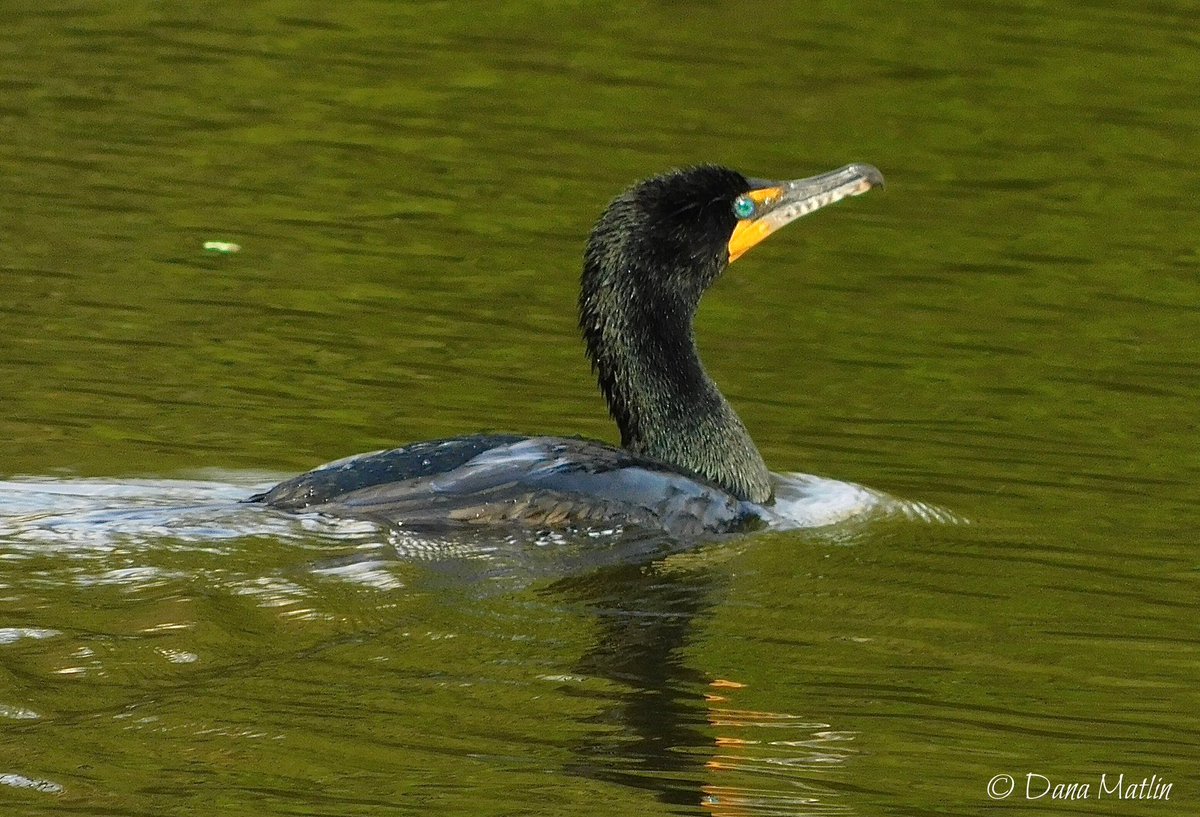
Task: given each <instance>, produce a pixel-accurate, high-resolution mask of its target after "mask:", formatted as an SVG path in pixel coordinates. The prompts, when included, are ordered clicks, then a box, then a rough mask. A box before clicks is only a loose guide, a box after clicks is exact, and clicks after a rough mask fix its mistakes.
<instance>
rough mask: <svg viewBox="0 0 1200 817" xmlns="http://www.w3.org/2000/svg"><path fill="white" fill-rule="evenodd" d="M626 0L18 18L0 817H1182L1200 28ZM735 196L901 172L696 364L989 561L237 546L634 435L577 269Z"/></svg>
mask: <svg viewBox="0 0 1200 817" xmlns="http://www.w3.org/2000/svg"><path fill="white" fill-rule="evenodd" d="M605 10H606V11H607V12H609V13H608V14H607V15H604V16H603V17H600V16H598V15H597V14H596V12H595V9H593V8H592V7H589V6H580V5H576V4H535V3H525V2H515V3H510V4H506V5H504V6H501V7H496V8H493V9H490V10H489V11H487V12H486V13H485V12H482V11H479V10H477V9H471V10H468V9H466V8H465V7H462V6H456V5H452V4H426V3H409V4H399V3H392V4H380V3H369V2H352V3H343V4H339V5H338V6H337V7H336V8H334V7H330V8H328V9H316V8H315V7H314V8H307V7H299V6H296V5H295V4H285V3H282V2H273V1H269V2H264V3H260V4H255V5H253V6H250V7H247V8H242V9H238V10H237V11H236V13H235V12H232V11H231V12H229V13H226V14H222V15H214V14H213V13H212V12H211V10H206V9H204V8H201V7H197V8H195V9H190V8H189V9H184V8H182V7H181V8H173V7H170V6H169V5H168V6H164V5H162V4H132V5H131V4H123V5H121V6H116V5H112V6H109V5H105V4H87V5H76V6H66V7H62V8H58V9H55V10H54V11H53V13H51V12H47V11H45V10H43V7H42V6H41V5H36V4H32V3H27V2H14V3H10V4H9V8H7V9H6V12H7V13H6V37H5V38H4V45H3V46H0V69H2V70H0V88H2V89H3V93H2V94H0V120H3V121H0V168H2V169H3V176H4V180H5V182H4V196H3V202H4V204H3V206H0V237H2V241H3V247H4V251H5V256H4V258H3V259H2V260H0V293H2V295H0V320H2V322H3V326H4V331H3V332H2V333H0V476H2V477H3V482H0V800H2V801H3V806H4V808H3V812H4V813H5V814H10V813H11V814H18V815H37V816H40V815H49V814H57V813H63V812H70V813H76V814H85V815H97V816H98V815H109V814H121V815H129V814H156V815H175V814H178V815H183V814H198V813H203V814H209V813H218V814H222V815H226V814H228V815H238V814H258V815H261V814H307V815H320V814H330V815H335V814H336V815H374V814H408V813H421V814H463V813H470V814H501V813H503V814H512V813H533V814H555V815H570V814H594V813H595V812H596V810H597V809H598V808H600V809H602V810H604V811H606V812H609V813H616V814H647V813H651V814H694V813H710V814H853V815H858V814H861V815H875V814H906V815H907V814H932V813H937V814H978V813H980V812H983V811H985V810H988V809H991V808H1006V807H1007V808H1011V807H1014V806H1015V807H1016V808H1019V809H1021V810H1022V813H1035V814H1036V813H1046V814H1050V813H1054V814H1059V813H1064V812H1066V811H1070V812H1071V813H1081V814H1119V815H1136V814H1147V815H1149V814H1154V815H1165V814H1190V813H1194V812H1195V811H1196V808H1197V806H1196V804H1197V802H1198V801H1197V797H1198V796H1200V795H1198V794H1197V792H1200V763H1198V762H1197V761H1198V760H1200V716H1198V714H1197V713H1198V712H1200V695H1198V693H1197V692H1196V690H1197V688H1198V684H1197V681H1198V679H1200V627H1198V626H1197V616H1196V608H1197V603H1198V602H1200V593H1198V592H1197V590H1198V585H1200V562H1198V559H1197V556H1196V553H1197V549H1196V546H1197V544H1198V538H1197V534H1196V531H1197V529H1198V527H1200V526H1198V524H1197V523H1198V521H1200V514H1198V512H1197V503H1196V496H1197V489H1196V485H1197V483H1198V481H1200V446H1197V425H1196V421H1195V406H1196V405H1197V399H1198V398H1200V357H1198V355H1197V350H1196V344H1195V337H1196V327H1197V320H1198V318H1200V305H1198V304H1200V300H1198V298H1197V282H1198V276H1197V272H1198V271H1200V243H1198V240H1197V236H1200V216H1198V215H1197V212H1196V210H1195V208H1194V207H1191V206H1190V203H1191V197H1190V191H1192V190H1194V189H1195V187H1196V182H1197V175H1198V174H1197V171H1196V170H1195V156H1196V155H1197V152H1198V151H1197V148H1198V147H1200V144H1198V141H1200V138H1198V137H1197V134H1198V133H1200V102H1198V100H1200V98H1198V97H1197V96H1196V94H1195V93H1194V90H1193V89H1194V87H1195V85H1196V80H1197V75H1198V74H1200V60H1198V58H1197V56H1196V54H1197V53H1200V51H1197V48H1196V46H1197V44H1198V43H1197V36H1196V35H1195V33H1194V25H1193V24H1192V23H1193V17H1194V9H1193V8H1192V7H1191V6H1190V5H1188V4H1184V3H1172V2H1164V3H1157V4H1153V5H1150V6H1144V7H1137V8H1135V7H1131V6H1128V5H1127V4H1119V3H1115V2H1113V3H1106V2H1093V3H1087V4H1057V5H1044V4H1037V3H1016V2H1013V3H1000V4H992V5H990V6H988V8H987V9H982V8H980V9H976V8H974V7H968V6H964V7H962V8H948V7H946V6H945V5H944V4H932V3H928V4H926V3H916V4H906V5H904V6H896V5H895V4H882V3H872V2H868V3H863V4H857V5H855V6H854V7H853V8H847V7H844V6H843V5H840V4H817V5H813V4H783V3H768V4H763V5H760V6H756V7H755V9H754V10H753V12H752V13H747V9H746V8H745V7H742V6H734V5H729V6H723V5H720V4H716V5H705V6H697V5H690V6H686V7H685V6H681V5H678V4H656V5H649V6H647V5H629V4H626V5H616V6H613V5H611V4H610V5H609V6H607V7H606V9H605ZM699 161H718V162H723V163H727V164H729V165H731V166H733V167H736V168H738V169H740V170H743V171H744V172H747V173H750V174H752V175H756V176H766V177H781V178H792V177H798V176H804V175H809V174H812V173H816V172H820V171H823V170H828V169H831V168H834V167H837V166H840V165H842V164H845V163H847V162H850V161H866V162H871V163H872V164H875V165H877V166H878V167H880V168H881V169H882V170H883V172H884V174H885V175H886V176H887V179H888V187H887V189H885V190H882V191H872V193H871V194H870V195H867V196H863V197H861V198H857V199H854V200H853V201H850V202H845V203H843V204H840V205H838V206H837V207H835V208H832V209H830V210H828V211H823V212H821V213H817V214H815V215H813V216H812V217H810V218H806V219H804V220H803V221H801V222H799V223H797V224H796V225H794V226H792V227H789V228H788V229H787V230H785V231H783V232H782V233H781V234H780V235H778V236H775V237H772V238H771V239H770V240H769V241H768V242H766V243H765V244H764V245H763V246H762V247H759V248H756V249H755V250H754V251H753V252H752V253H751V254H749V255H748V256H747V257H746V258H744V259H742V260H740V261H738V263H737V264H736V265H734V266H733V267H732V268H731V270H730V272H729V274H728V275H727V276H726V277H725V278H724V280H722V281H721V282H720V283H719V284H718V285H717V287H716V288H715V289H714V290H713V292H711V293H710V294H709V296H708V297H707V298H706V300H705V303H704V305H703V308H702V311H701V314H700V317H699V321H698V332H699V335H700V341H701V347H702V351H703V352H704V355H705V361H706V364H707V366H708V368H709V369H710V371H711V372H712V374H713V375H714V377H715V378H716V379H717V380H718V382H720V383H721V385H722V387H723V389H724V390H725V392H726V394H727V395H728V396H729V397H730V399H731V401H732V402H733V403H734V405H735V406H736V407H737V409H738V411H739V413H740V414H741V416H742V418H743V419H744V420H745V421H746V424H747V426H748V427H749V428H750V430H751V431H752V433H753V434H754V436H755V439H756V441H757V442H758V443H759V446H760V448H761V449H762V451H763V454H764V456H765V458H766V460H767V462H768V463H769V464H770V465H771V467H772V468H773V469H774V470H777V471H781V472H803V473H812V474H819V475H822V476H823V477H826V478H828V479H831V480H833V482H832V483H829V484H831V485H844V484H848V483H855V484H860V485H863V486H867V487H868V488H869V489H870V490H871V491H877V492H881V493H883V494H886V495H889V496H894V497H900V498H903V499H906V500H916V501H921V502H925V503H929V504H930V505H933V506H937V507H942V508H946V509H949V511H951V512H953V513H954V514H955V515H956V516H958V517H962V518H965V519H967V520H969V521H970V524H946V523H939V522H936V521H935V522H932V523H931V522H929V521H924V520H919V519H915V520H914V519H908V518H904V517H903V516H898V515H886V514H881V515H873V516H868V517H866V518H859V519H855V520H850V521H845V522H841V523H838V524H833V525H826V526H822V527H819V528H815V529H808V530H796V531H777V532H771V533H768V534H765V535H759V536H754V537H749V538H740V539H734V540H730V541H723V542H717V543H713V544H711V545H709V546H705V547H702V548H698V549H691V550H686V551H683V552H676V551H674V550H672V549H669V548H662V547H661V546H660V545H661V543H653V542H650V543H647V542H640V541H636V540H633V541H630V540H627V539H620V538H618V539H615V540H609V539H597V540H596V541H594V542H590V543H579V542H560V543H556V542H553V541H541V542H532V543H531V542H521V541H507V540H489V539H486V538H483V539H479V540H474V541H464V542H457V543H452V544H454V547H449V546H448V543H444V542H443V543H437V542H435V543H429V542H422V541H413V540H411V539H407V538H405V537H404V536H402V535H399V534H397V533H395V532H385V531H380V530H378V529H375V528H372V527H371V526H368V525H362V524H359V523H346V522H333V521H330V520H321V519H315V518H305V517H298V518H297V517H285V516H281V515H277V514H272V513H270V512H267V511H265V510H264V509H261V508H255V507H248V506H244V505H239V504H238V503H237V501H236V500H237V499H239V498H241V497H242V496H244V495H246V494H248V493H251V492H253V491H254V490H257V489H259V488H261V487H263V486H264V485H266V484H269V483H270V482H271V481H272V480H273V479H275V478H278V477H280V476H283V475H286V474H290V473H295V472H297V471H300V470H303V469H306V468H309V467H312V466H313V465H315V464H317V463H319V462H323V461H327V460H330V459H334V458H336V457H339V456H344V455H347V454H351V453H355V452H358V451H366V450H371V449H376V448H382V447H385V446H389V445H393V444H397V443H402V442H405V441H408V440H415V439H429V438H437V437H443V436H450V435H455V434H462V433H474V432H478V431H512V432H521V433H548V434H556V433H557V434H561V433H578V434H583V435H586V436H591V437H597V438H601V439H608V440H611V439H613V436H614V435H613V429H612V428H611V423H610V422H609V421H608V420H607V418H606V417H605V416H604V411H603V406H602V403H601V401H600V398H599V396H598V394H597V393H596V390H595V388H594V385H593V383H592V380H591V375H590V373H589V372H588V371H587V366H586V362H585V361H584V360H583V357H582V351H581V346H580V344H579V342H578V340H577V338H576V331H575V326H574V322H575V318H574V314H573V304H574V298H575V287H576V283H577V271H578V266H579V256H580V251H581V247H582V242H583V239H584V237H585V236H586V233H587V230H588V228H589V227H590V224H591V222H592V220H593V219H594V218H595V217H596V215H597V214H598V213H599V211H600V209H601V207H602V206H603V204H604V202H605V201H607V199H608V198H609V197H611V196H612V195H614V194H615V193H616V192H618V190H619V189H620V188H621V186H623V185H625V184H627V183H628V182H630V181H631V180H633V179H636V178H639V177H642V176H645V175H648V174H651V173H654V172H657V171H660V170H662V169H665V168H667V167H671V166H676V165H680V164H686V163H691V162H699ZM206 241H226V242H234V243H237V244H239V245H240V246H241V251H240V252H238V253H234V254H217V253H206V252H205V251H204V250H203V245H204V242H206ZM1030 773H1032V774H1034V775H1043V776H1045V777H1046V778H1047V779H1049V780H1050V781H1051V782H1052V783H1062V784H1064V785H1065V784H1069V783H1073V782H1078V783H1087V784H1089V785H1090V789H1089V791H1088V794H1089V797H1088V799H1087V800H1085V801H1078V802H1072V803H1065V802H1062V801H1054V800H1052V799H1051V795H1050V794H1047V795H1046V796H1045V797H1042V798H1038V799H1035V800H1026V799H1025V787H1026V783H1027V782H1028V783H1029V784H1030V785H1031V786H1032V789H1031V793H1032V794H1037V793H1038V791H1040V788H1039V785H1040V784H1039V778H1036V777H1034V778H1027V777H1026V775H1028V774H1030ZM1002 774H1010V775H1013V777H1014V779H1015V788H1016V790H1015V791H1014V793H1013V794H1012V795H1010V796H1009V797H1008V798H1006V799H1005V801H1004V803H997V802H996V801H993V800H992V799H990V798H989V796H988V792H987V786H988V783H989V781H991V780H992V779H993V778H995V777H996V776H997V775H1002ZM1121 774H1124V776H1125V779H1126V781H1127V782H1129V781H1134V782H1139V781H1141V780H1142V779H1143V778H1150V777H1151V776H1152V775H1157V776H1158V778H1157V779H1159V780H1160V781H1161V780H1165V781H1167V782H1170V783H1172V784H1173V789H1172V791H1171V793H1170V800H1169V801H1161V800H1158V801H1154V800H1140V801H1138V800H1116V799H1114V795H1113V794H1107V795H1101V793H1100V790H1099V781H1100V776H1101V775H1105V776H1106V777H1105V779H1106V780H1107V781H1108V783H1107V785H1108V786H1110V787H1111V785H1112V780H1113V779H1114V778H1115V777H1116V776H1117V775H1121ZM1003 782H1004V781H1003V779H1001V781H1000V783H999V784H997V785H999V786H1000V787H1001V790H1002V789H1003ZM1075 791H1076V792H1078V791H1079V789H1078V787H1077V788H1076V789H1075ZM1160 793H1161V789H1160ZM1100 797H1103V799H1098V798H1100Z"/></svg>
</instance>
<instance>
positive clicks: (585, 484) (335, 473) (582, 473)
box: [251, 435, 759, 536]
mask: <svg viewBox="0 0 1200 817" xmlns="http://www.w3.org/2000/svg"><path fill="white" fill-rule="evenodd" d="M251 501H259V502H263V503H265V504H267V505H270V506H273V507H276V508H281V509H286V510H310V511H315V512H318V513H325V514H330V515H334V516H345V517H355V518H365V519H373V520H376V521H380V522H386V523H389V524H394V525H399V526H402V527H405V528H413V529H425V530H428V529H435V528H447V527H451V528H452V527H468V526H471V527H473V526H478V525H493V526H494V525H505V524H509V525H513V526H519V527H527V528H539V529H551V530H553V529H564V528H594V529H606V528H613V527H628V526H635V527H643V528H650V529H655V530H663V531H667V532H669V533H671V534H672V535H676V536H698V535H701V534H704V533H721V532H729V531H734V530H741V529H745V528H747V527H753V526H754V525H755V524H756V523H757V520H758V518H759V517H758V515H757V514H756V513H755V506H753V505H750V504H748V503H744V502H740V501H739V500H738V499H736V498H735V497H733V496H732V495H730V494H729V493H727V492H725V491H723V490H722V489H720V488H718V487H716V486H714V485H711V484H709V483H707V482H703V481H700V480H697V479H695V478H693V477H691V476H688V475H686V474H682V473H680V472H678V471H677V470H674V469H672V468H671V467H670V466H668V465H665V464H663V463H660V462H657V461H655V460H649V459H644V458H641V457H638V456H636V455H634V454H631V453H630V452H628V451H625V450H624V449H620V448H615V447H613V446H610V445H606V444H604V443H600V442H595V441H592V440H583V439H576V438H564V437H518V436H511V435H484V436H473V437H461V438H456V439H449V440H434V441H430V442H421V443H414V444H412V445H408V446H405V447H403V448H396V449H391V450H389V451H379V452H375V453H372V454H361V455H359V456H356V457H350V458H347V459H344V460H338V461H336V462H333V463H330V464H328V465H325V466H322V467H320V468H317V469H314V470H312V471H309V472H308V473H305V474H301V475H300V476H298V477H295V478H294V479H291V480H288V481H286V482H282V483H280V484H279V485H276V486H275V487H274V488H272V489H271V490H269V491H267V492H265V493H262V494H258V495H257V496H254V497H251Z"/></svg>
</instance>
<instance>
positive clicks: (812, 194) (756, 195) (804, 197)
mask: <svg viewBox="0 0 1200 817" xmlns="http://www.w3.org/2000/svg"><path fill="white" fill-rule="evenodd" d="M882 185H883V174H882V173H880V172H879V171H878V170H877V169H876V168H874V167H872V166H871V165H866V164H853V165H846V166H845V167H842V168H838V169H837V170H833V171H830V172H829V173H822V174H821V175H820V176H813V177H811V178H808V179H796V180H795V181H790V182H781V183H779V184H775V185H772V186H769V187H760V188H756V189H754V190H750V191H749V192H747V193H743V194H742V198H746V199H749V200H750V201H752V202H754V215H752V216H750V217H749V218H744V219H741V220H739V221H738V223H737V224H736V225H735V226H734V228H733V234H732V235H731V236H730V237H729V262H730V263H731V264H732V263H733V262H734V261H736V260H738V259H739V258H741V257H742V256H743V255H745V254H746V253H747V252H748V251H749V250H750V249H751V248H752V247H754V246H756V245H757V244H759V243H761V242H762V241H763V239H765V238H766V237H767V236H769V235H770V234H771V233H773V232H775V231H776V230H778V229H779V228H780V227H783V226H784V225H786V224H790V223H791V222H793V221H795V220H796V219H798V218H800V217H801V216H805V215H808V214H809V213H811V212H813V211H815V210H819V209H821V208H822V207H825V206H827V205H830V204H833V203H834V202H837V201H841V200H842V199H844V198H846V197H848V196H858V195H861V194H862V193H865V192H867V191H868V190H870V189H871V188H872V187H880V186H882Z"/></svg>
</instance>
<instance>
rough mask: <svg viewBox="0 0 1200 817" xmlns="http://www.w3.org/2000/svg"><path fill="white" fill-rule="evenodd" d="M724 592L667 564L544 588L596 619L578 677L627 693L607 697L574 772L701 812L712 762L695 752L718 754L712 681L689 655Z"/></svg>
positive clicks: (710, 577) (704, 577)
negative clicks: (709, 698)
mask: <svg viewBox="0 0 1200 817" xmlns="http://www.w3.org/2000/svg"><path fill="white" fill-rule="evenodd" d="M720 590H721V582H720V581H719V580H718V578H717V576H715V575H714V574H713V573H712V572H711V571H709V570H705V569H703V568H700V569H691V570H686V571H669V570H664V569H662V565H661V563H653V564H648V565H618V566H614V567H610V568H607V569H604V570H599V571H595V572H593V573H590V574H588V575H583V576H575V577H569V578H565V579H562V580H559V581H556V582H554V583H553V584H551V585H550V586H549V587H547V588H546V589H545V591H544V592H546V593H551V594H554V595H557V596H559V597H561V598H563V599H565V600H566V601H567V602H568V603H570V604H572V605H578V606H580V607H581V608H583V609H585V610H586V611H587V612H588V613H590V614H591V615H592V616H594V618H595V622H596V625H597V628H598V632H597V634H596V639H595V642H594V646H593V647H592V648H591V649H590V650H588V652H587V653H586V654H584V655H583V656H582V657H581V658H580V659H579V662H578V664H577V665H576V671H577V672H578V673H579V674H581V675H586V676H593V677H600V678H604V679H607V680H609V681H612V682H613V683H614V684H616V685H618V686H619V687H620V690H619V691H615V692H610V693H602V696H603V698H604V701H603V706H602V709H601V711H600V713H599V714H597V715H595V716H594V717H592V718H590V719H589V720H590V723H591V725H592V729H591V739H589V740H588V741H586V742H582V743H579V744H577V745H576V746H574V747H573V750H574V753H575V755H576V761H575V762H574V763H573V764H572V765H571V767H570V768H568V769H567V771H568V772H570V773H572V774H577V775H581V776H583V777H587V778H591V779H596V780H604V781H608V782H613V783H619V784H621V785H624V786H631V787H634V788H638V789H645V790H648V791H651V792H653V793H654V794H655V796H656V797H657V798H658V799H659V800H661V801H662V802H664V803H667V804H670V805H675V806H689V807H693V808H694V807H697V806H699V805H700V802H701V798H702V796H703V795H702V792H701V790H700V788H701V785H702V783H703V779H704V766H705V761H706V759H707V758H706V757H705V756H704V754H703V753H702V752H698V751H696V750H697V748H699V747H704V746H707V745H711V739H710V738H709V737H708V736H707V735H706V734H705V731H704V730H705V727H706V726H707V713H706V706H705V700H704V692H703V690H704V689H705V687H706V685H707V684H708V681H709V679H708V678H706V677H705V676H704V674H703V673H701V672H700V671H698V670H696V669H694V668H692V667H690V666H688V664H687V661H686V658H685V656H684V655H683V654H682V653H683V650H684V648H685V647H686V646H687V644H688V640H689V638H690V637H691V635H692V632H693V629H694V623H695V621H696V619H697V618H699V617H703V616H704V615H705V614H706V613H707V611H708V610H710V609H711V607H712V606H713V604H714V599H715V598H716V596H717V595H718V594H719V593H720Z"/></svg>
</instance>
